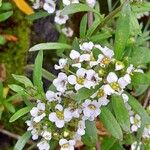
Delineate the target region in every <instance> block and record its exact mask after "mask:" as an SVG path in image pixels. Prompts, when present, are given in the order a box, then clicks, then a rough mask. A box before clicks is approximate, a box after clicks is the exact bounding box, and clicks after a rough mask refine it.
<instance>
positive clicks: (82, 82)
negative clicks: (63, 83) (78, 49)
mask: <svg viewBox="0 0 150 150" xmlns="http://www.w3.org/2000/svg"><path fill="white" fill-rule="evenodd" d="M100 80H101V79H100V78H99V77H98V74H97V73H96V72H95V71H94V70H92V69H90V70H85V69H84V68H80V69H78V70H77V72H76V75H69V76H68V82H69V83H70V84H72V85H75V90H76V91H77V90H79V89H80V88H82V87H86V88H89V89H90V88H91V87H95V85H97V84H98V81H100Z"/></svg>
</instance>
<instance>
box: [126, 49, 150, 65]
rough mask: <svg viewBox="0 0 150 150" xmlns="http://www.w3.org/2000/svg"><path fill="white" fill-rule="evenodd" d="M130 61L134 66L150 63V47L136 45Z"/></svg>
mask: <svg viewBox="0 0 150 150" xmlns="http://www.w3.org/2000/svg"><path fill="white" fill-rule="evenodd" d="M137 60H138V61H137ZM129 61H130V63H132V64H133V65H134V66H138V65H141V64H146V63H149V62H150V49H149V48H147V47H134V48H133V52H132V56H131V57H130V58H129Z"/></svg>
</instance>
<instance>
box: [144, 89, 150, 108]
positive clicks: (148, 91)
mask: <svg viewBox="0 0 150 150" xmlns="http://www.w3.org/2000/svg"><path fill="white" fill-rule="evenodd" d="M149 101H150V87H148V89H147V93H146V96H145V99H144V104H143V107H144V108H146V106H147V104H148V103H149Z"/></svg>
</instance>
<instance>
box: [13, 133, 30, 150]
mask: <svg viewBox="0 0 150 150" xmlns="http://www.w3.org/2000/svg"><path fill="white" fill-rule="evenodd" d="M30 137H31V133H30V131H27V132H26V133H24V134H23V135H22V136H21V137H20V138H19V140H18V141H17V143H16V145H15V147H14V150H22V149H23V148H24V146H25V144H26V143H27V142H28V140H29V139H30Z"/></svg>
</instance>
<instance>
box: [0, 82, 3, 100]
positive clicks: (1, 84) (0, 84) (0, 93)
mask: <svg viewBox="0 0 150 150" xmlns="http://www.w3.org/2000/svg"><path fill="white" fill-rule="evenodd" d="M2 99H3V83H2V82H1V81H0V101H2Z"/></svg>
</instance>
